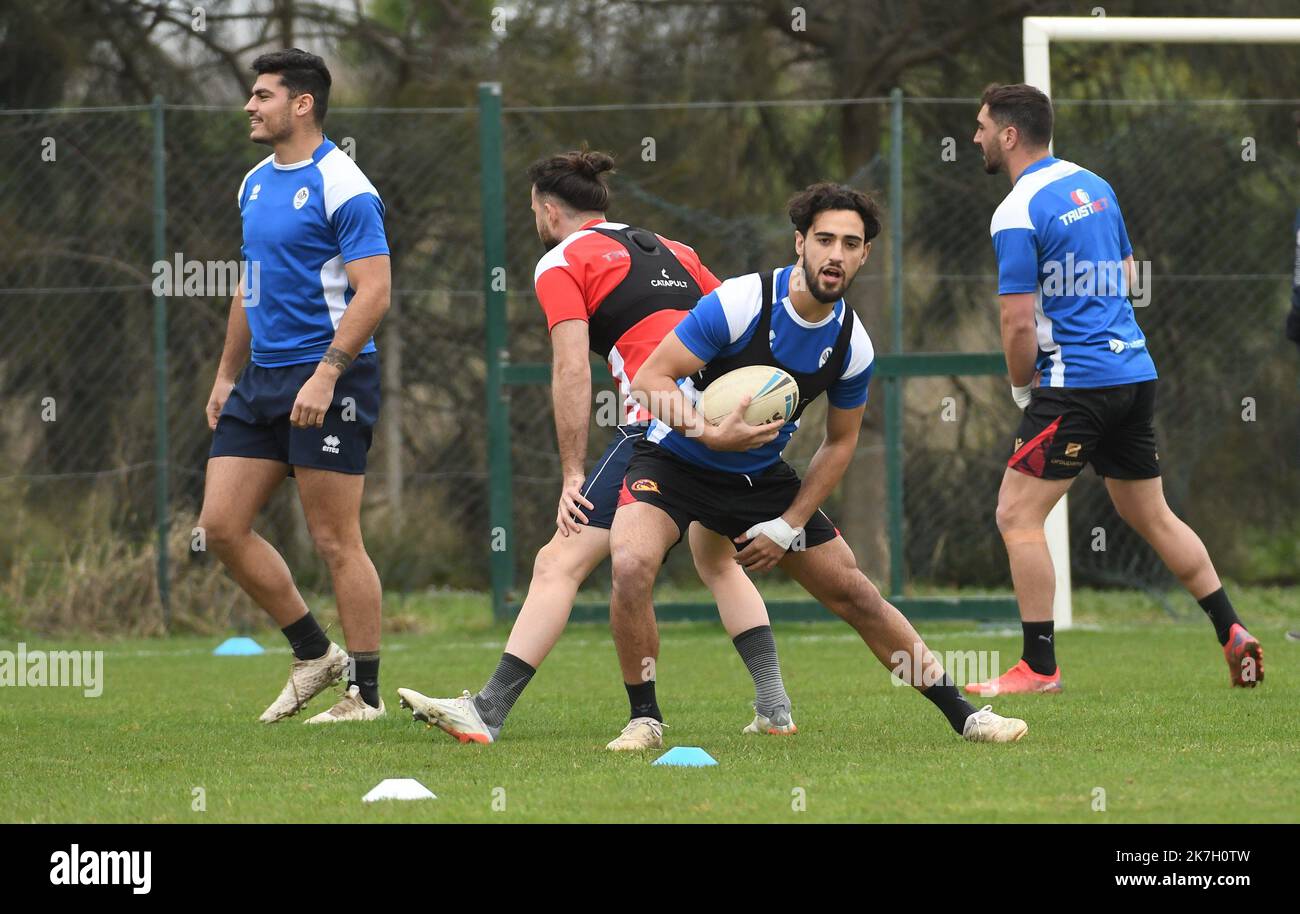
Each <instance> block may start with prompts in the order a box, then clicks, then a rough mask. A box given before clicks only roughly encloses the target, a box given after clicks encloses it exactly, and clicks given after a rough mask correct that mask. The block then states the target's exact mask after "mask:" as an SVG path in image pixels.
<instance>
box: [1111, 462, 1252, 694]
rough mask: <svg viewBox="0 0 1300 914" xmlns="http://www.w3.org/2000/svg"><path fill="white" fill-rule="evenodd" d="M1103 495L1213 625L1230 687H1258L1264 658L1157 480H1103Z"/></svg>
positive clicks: (1193, 533) (1192, 533)
mask: <svg viewBox="0 0 1300 914" xmlns="http://www.w3.org/2000/svg"><path fill="white" fill-rule="evenodd" d="M1106 490H1107V491H1108V492H1109V493H1110V500H1111V501H1112V502H1113V503H1114V505H1115V510H1116V511H1117V512H1118V513H1119V516H1120V517H1121V518H1123V519H1124V521H1125V523H1127V524H1128V525H1129V526H1130V527H1132V528H1133V529H1134V530H1136V531H1137V532H1138V534H1139V535H1141V537H1142V538H1143V539H1144V540H1146V541H1147V542H1148V543H1150V544H1151V547H1152V548H1153V549H1155V551H1156V552H1157V553H1158V554H1159V556H1160V559H1161V561H1163V562H1164V563H1165V566H1166V567H1168V569H1169V570H1170V571H1171V572H1173V573H1174V576H1175V577H1177V578H1178V580H1179V582H1180V583H1181V584H1182V585H1183V586H1184V587H1185V588H1187V592H1188V593H1190V594H1191V595H1192V597H1194V598H1195V599H1196V600H1197V602H1199V603H1200V604H1201V608H1202V609H1204V610H1205V612H1206V614H1207V615H1208V616H1209V617H1210V621H1211V622H1213V623H1214V628H1215V634H1216V635H1217V636H1218V638H1219V644H1221V645H1222V646H1223V651H1224V656H1225V657H1226V658H1227V661H1228V672H1229V675H1230V678H1231V682H1232V684H1233V685H1234V686H1245V687H1247V688H1249V687H1253V686H1255V685H1257V684H1258V683H1261V682H1263V681H1264V653H1263V649H1262V648H1261V647H1260V644H1259V641H1258V640H1256V639H1255V638H1254V637H1253V636H1251V634H1250V633H1249V632H1248V631H1246V628H1245V626H1243V625H1242V624H1241V620H1240V619H1238V618H1237V614H1236V612H1235V611H1234V610H1233V608H1232V604H1231V603H1230V602H1229V601H1228V597H1227V594H1226V593H1224V590H1223V583H1222V582H1221V581H1220V580H1219V575H1218V573H1217V572H1216V571H1215V570H1214V563H1213V562H1212V561H1210V554H1209V552H1207V551H1206V549H1205V544H1204V543H1203V542H1201V538H1200V537H1199V536H1197V535H1196V531H1194V530H1193V529H1192V528H1191V527H1189V526H1188V525H1187V524H1186V523H1185V522H1184V521H1183V520H1182V519H1181V518H1179V517H1178V515H1176V514H1175V513H1174V512H1173V510H1172V509H1171V508H1170V507H1169V503H1168V502H1166V501H1165V491H1164V485H1163V483H1162V482H1161V480H1160V477H1158V476H1157V477H1155V478H1153V479H1110V478H1108V479H1107V480H1106Z"/></svg>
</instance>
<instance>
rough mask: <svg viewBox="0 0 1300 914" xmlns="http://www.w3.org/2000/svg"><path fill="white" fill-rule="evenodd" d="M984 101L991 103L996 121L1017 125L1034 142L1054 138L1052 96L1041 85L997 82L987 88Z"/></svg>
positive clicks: (1026, 137)
mask: <svg viewBox="0 0 1300 914" xmlns="http://www.w3.org/2000/svg"><path fill="white" fill-rule="evenodd" d="M980 104H982V105H988V106H989V117H991V118H993V122H994V123H995V124H997V125H998V126H999V127H1015V128H1016V129H1017V130H1019V131H1020V135H1021V136H1022V137H1024V138H1025V141H1026V142H1027V143H1029V144H1030V145H1033V146H1046V145H1047V144H1048V143H1050V142H1052V120H1053V115H1052V100H1051V99H1050V98H1048V97H1047V96H1046V95H1045V94H1044V93H1043V90H1042V89H1039V88H1038V87H1037V86H1030V85H1027V84H1025V83H1016V84H1015V85H1013V86H1001V85H998V84H997V83H993V84H992V85H990V86H989V87H988V88H986V89H985V90H984V95H983V96H982V97H981V98H980Z"/></svg>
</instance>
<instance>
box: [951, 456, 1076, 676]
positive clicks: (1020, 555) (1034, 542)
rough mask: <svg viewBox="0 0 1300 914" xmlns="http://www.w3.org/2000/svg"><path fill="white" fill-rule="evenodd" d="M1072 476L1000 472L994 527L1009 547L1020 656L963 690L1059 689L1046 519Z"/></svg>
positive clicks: (1053, 571)
mask: <svg viewBox="0 0 1300 914" xmlns="http://www.w3.org/2000/svg"><path fill="white" fill-rule="evenodd" d="M1071 482H1073V480H1072V479H1040V478H1038V477H1037V476H1030V475H1029V474H1027V473H1021V472H1020V471H1018V470H1013V469H1010V468H1008V469H1007V470H1006V471H1005V472H1004V473H1003V474H1002V488H1001V489H999V490H998V508H997V523H998V531H999V532H1000V533H1001V534H1002V542H1003V544H1004V545H1005V546H1006V547H1007V560H1008V562H1009V563H1010V565H1011V583H1012V585H1013V586H1014V587H1015V591H1016V602H1017V603H1018V604H1019V605H1020V622H1021V629H1022V630H1023V633H1024V641H1023V648H1022V651H1021V656H1020V660H1019V661H1018V662H1017V663H1016V665H1015V666H1013V667H1012V668H1011V669H1009V670H1008V671H1007V672H1005V673H1003V674H1002V675H1001V676H998V677H997V678H996V679H992V680H990V681H988V682H973V683H967V684H966V691H967V692H970V693H971V694H973V695H981V696H984V697H986V698H987V697H992V696H994V695H1009V694H1013V693H1020V692H1048V693H1051V692H1059V691H1060V690H1061V670H1060V667H1059V666H1057V663H1056V645H1055V639H1056V629H1055V624H1054V623H1053V621H1052V604H1053V602H1054V600H1055V598H1056V566H1055V565H1053V564H1052V556H1051V553H1049V552H1048V551H1047V534H1046V532H1045V530H1044V524H1046V523H1047V515H1048V514H1050V513H1051V512H1052V508H1054V507H1055V506H1056V503H1057V502H1058V501H1060V500H1061V496H1063V495H1064V494H1065V493H1066V492H1067V491H1068V490H1069V488H1070V483H1071Z"/></svg>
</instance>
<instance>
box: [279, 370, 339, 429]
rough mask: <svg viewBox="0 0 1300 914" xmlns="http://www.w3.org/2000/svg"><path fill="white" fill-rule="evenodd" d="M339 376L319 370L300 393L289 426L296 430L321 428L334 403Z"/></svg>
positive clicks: (294, 402)
mask: <svg viewBox="0 0 1300 914" xmlns="http://www.w3.org/2000/svg"><path fill="white" fill-rule="evenodd" d="M336 379H337V375H332V374H330V373H328V370H325V371H322V370H320V369H317V371H316V373H315V374H313V375H312V376H311V377H310V378H308V379H307V383H306V384H304V385H302V389H301V390H299V391H298V396H297V398H296V399H295V400H294V401H293V412H291V413H289V424H290V425H292V426H293V427H294V428H312V427H313V426H314V427H315V428H320V427H321V426H323V425H324V424H325V414H326V413H327V412H329V408H330V404H331V403H333V402H334V382H335V380H336Z"/></svg>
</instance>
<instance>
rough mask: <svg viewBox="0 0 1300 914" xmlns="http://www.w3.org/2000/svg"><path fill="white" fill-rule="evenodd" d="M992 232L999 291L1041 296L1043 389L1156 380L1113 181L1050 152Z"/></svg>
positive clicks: (1012, 196)
mask: <svg viewBox="0 0 1300 914" xmlns="http://www.w3.org/2000/svg"><path fill="white" fill-rule="evenodd" d="M989 230H990V232H991V234H992V235H993V250H994V251H995V252H996V253H997V258H998V294H999V295H1007V294H1013V293H1018V292H1034V293H1036V294H1037V295H1038V306H1037V310H1036V314H1035V321H1036V323H1037V327H1038V364H1037V367H1038V370H1039V371H1041V372H1042V380H1041V382H1040V383H1041V384H1042V386H1044V387H1112V386H1115V385H1119V384H1133V383H1136V382H1139V381H1150V380H1151V379H1153V378H1155V377H1156V366H1155V362H1153V361H1152V360H1151V354H1150V353H1149V352H1148V351H1147V344H1146V338H1145V337H1144V336H1143V335H1142V330H1141V328H1139V327H1138V323H1137V317H1136V316H1135V315H1134V314H1133V306H1132V305H1131V304H1130V303H1129V300H1128V297H1127V296H1128V288H1127V280H1126V278H1125V276H1124V268H1123V261H1124V258H1126V257H1128V256H1129V255H1130V254H1132V253H1133V245H1131V244H1130V243H1129V239H1128V231H1127V230H1126V229H1125V228H1124V217H1123V216H1122V215H1121V213H1120V209H1119V202H1118V201H1117V200H1116V199H1115V191H1114V190H1112V189H1111V186H1110V185H1109V184H1107V183H1106V182H1105V181H1104V180H1102V179H1101V178H1100V177H1098V176H1097V175H1095V174H1093V173H1092V172H1090V171H1088V170H1087V169H1086V168H1081V167H1079V166H1078V165H1075V164H1074V163H1073V162H1067V161H1065V160H1064V159H1057V158H1053V157H1052V156H1047V157H1046V158H1043V159H1040V160H1039V161H1037V162H1035V163H1034V164H1033V165H1030V166H1029V167H1028V168H1026V169H1025V170H1024V172H1023V173H1022V174H1021V175H1020V177H1019V179H1017V181H1016V183H1015V186H1013V187H1012V188H1011V193H1009V194H1007V197H1006V199H1005V200H1003V201H1002V203H1001V205H1000V206H998V208H997V210H996V211H995V212H994V213H993V222H992V225H991V226H990V228H989Z"/></svg>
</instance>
